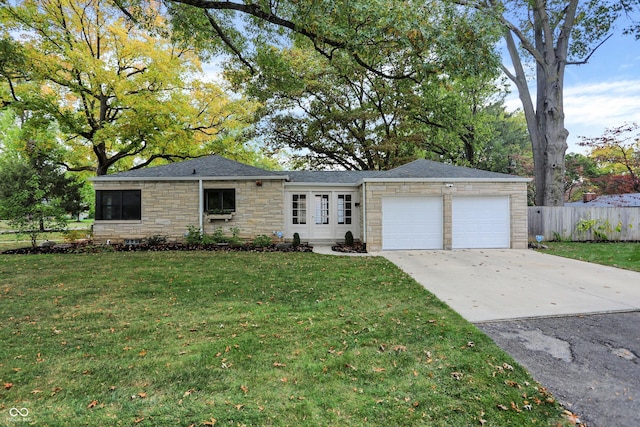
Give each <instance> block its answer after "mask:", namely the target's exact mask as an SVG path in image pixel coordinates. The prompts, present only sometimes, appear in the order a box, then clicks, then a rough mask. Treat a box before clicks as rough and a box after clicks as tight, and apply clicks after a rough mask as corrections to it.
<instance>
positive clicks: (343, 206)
mask: <svg viewBox="0 0 640 427" xmlns="http://www.w3.org/2000/svg"><path fill="white" fill-rule="evenodd" d="M338 224H351V194H338Z"/></svg>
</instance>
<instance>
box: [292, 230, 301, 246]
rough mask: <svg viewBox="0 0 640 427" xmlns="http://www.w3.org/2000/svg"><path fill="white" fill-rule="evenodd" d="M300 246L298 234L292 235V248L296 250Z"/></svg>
mask: <svg viewBox="0 0 640 427" xmlns="http://www.w3.org/2000/svg"><path fill="white" fill-rule="evenodd" d="M298 246H300V235H299V234H298V233H293V247H294V248H297V247H298Z"/></svg>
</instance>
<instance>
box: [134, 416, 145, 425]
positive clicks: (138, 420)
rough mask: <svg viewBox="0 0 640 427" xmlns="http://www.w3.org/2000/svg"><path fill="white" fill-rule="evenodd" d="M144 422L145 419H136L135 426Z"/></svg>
mask: <svg viewBox="0 0 640 427" xmlns="http://www.w3.org/2000/svg"><path fill="white" fill-rule="evenodd" d="M143 421H144V417H140V418H136V419H135V420H133V422H134V423H135V424H138V423H141V422H143Z"/></svg>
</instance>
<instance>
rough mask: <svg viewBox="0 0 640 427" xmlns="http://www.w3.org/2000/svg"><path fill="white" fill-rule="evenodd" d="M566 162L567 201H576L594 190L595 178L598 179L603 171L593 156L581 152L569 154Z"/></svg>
mask: <svg viewBox="0 0 640 427" xmlns="http://www.w3.org/2000/svg"><path fill="white" fill-rule="evenodd" d="M565 164H566V174H565V201H575V200H577V199H578V198H580V197H582V194H584V193H586V192H590V191H592V190H593V188H592V186H593V180H594V179H596V180H597V179H598V177H599V176H600V175H601V174H602V171H601V170H600V169H599V168H598V165H597V164H596V162H595V160H594V159H593V158H592V157H590V156H585V155H584V154H579V153H569V154H567V156H566V159H565Z"/></svg>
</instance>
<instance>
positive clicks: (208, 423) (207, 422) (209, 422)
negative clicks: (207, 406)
mask: <svg viewBox="0 0 640 427" xmlns="http://www.w3.org/2000/svg"><path fill="white" fill-rule="evenodd" d="M216 421H217V420H216V419H215V418H213V417H211V421H205V422H204V423H203V424H204V425H206V426H214V425H216Z"/></svg>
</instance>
